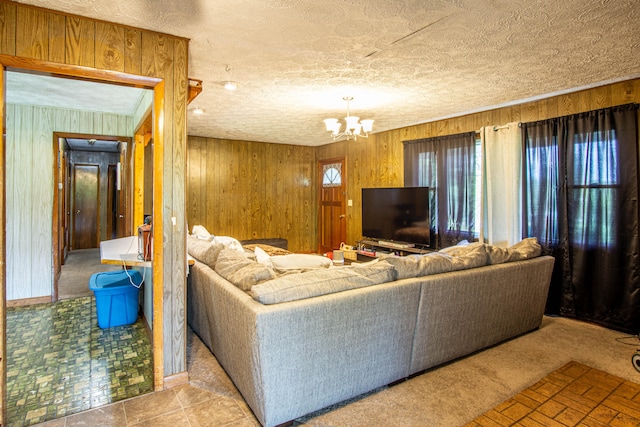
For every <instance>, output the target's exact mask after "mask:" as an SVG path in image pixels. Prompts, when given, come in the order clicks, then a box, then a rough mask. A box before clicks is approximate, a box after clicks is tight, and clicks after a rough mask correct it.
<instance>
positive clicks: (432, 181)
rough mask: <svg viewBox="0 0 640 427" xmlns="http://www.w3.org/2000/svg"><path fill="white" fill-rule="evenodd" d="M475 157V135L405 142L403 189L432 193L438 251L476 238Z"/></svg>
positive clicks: (476, 150) (430, 207)
mask: <svg viewBox="0 0 640 427" xmlns="http://www.w3.org/2000/svg"><path fill="white" fill-rule="evenodd" d="M477 153H478V146H477V144H476V136H475V132H467V133H462V134H457V135H448V136H441V137H435V138H425V139H417V140H413V141H405V142H404V185H405V186H406V187H429V188H430V189H431V192H430V193H431V200H430V203H429V210H430V213H431V224H435V233H436V239H437V247H438V248H442V247H447V246H452V245H455V244H456V243H458V242H460V241H461V240H465V239H466V240H469V241H471V240H474V239H476V238H477V237H478V234H479V229H478V227H480V224H476V220H475V219H476V205H477V204H476V201H477V198H478V197H480V196H481V195H480V194H476V180H477V179H478V178H479V177H478V176H477V173H476V172H477V170H478V168H477V164H476V160H477V157H476V156H477ZM432 228H433V227H432ZM432 234H433V233H432Z"/></svg>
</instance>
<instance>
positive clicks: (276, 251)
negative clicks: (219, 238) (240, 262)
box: [240, 242, 293, 256]
mask: <svg viewBox="0 0 640 427" xmlns="http://www.w3.org/2000/svg"><path fill="white" fill-rule="evenodd" d="M240 243H242V242H240ZM242 246H244V248H245V249H248V250H250V251H253V252H256V249H262V250H263V251H264V252H265V253H266V254H267V255H269V256H273V255H289V254H291V253H293V252H290V251H288V250H286V249H282V248H280V247H277V246H271V245H266V244H263V243H251V244H248V245H246V244H244V243H243V244H242Z"/></svg>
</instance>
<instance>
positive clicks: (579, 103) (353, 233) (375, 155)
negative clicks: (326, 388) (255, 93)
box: [316, 79, 640, 243]
mask: <svg viewBox="0 0 640 427" xmlns="http://www.w3.org/2000/svg"><path fill="white" fill-rule="evenodd" d="M630 102H636V103H640V79H634V80H627V81H623V82H620V83H615V84H610V85H604V86H600V87H596V88H593V89H587V90H581V91H576V92H572V93H568V94H564V95H559V96H553V97H549V98H546V99H541V100H538V101H531V102H527V103H523V104H518V105H514V106H509V107H503V108H498V109H494V110H488V111H484V112H480V113H475V114H469V115H465V116H461V117H454V118H451V119H447V120H439V121H435V122H430V123H424V124H420V125H416V126H409V127H405V128H401V129H395V130H391V131H387V132H380V133H376V134H373V135H372V136H370V137H369V138H368V139H362V140H358V141H355V142H353V141H350V142H336V143H333V144H329V145H324V146H321V147H318V148H317V150H316V160H321V159H329V158H333V157H339V156H345V157H346V158H347V184H348V190H347V191H348V194H347V198H349V199H352V200H353V206H352V207H347V221H348V222H347V240H348V241H349V242H351V243H355V242H356V241H357V240H359V239H361V238H362V227H361V222H362V213H361V212H362V203H361V195H360V194H361V189H362V188H363V187H385V186H388V187H394V186H403V185H404V164H403V154H404V152H403V144H402V141H409V140H413V139H418V138H428V137H433V136H441V135H451V134H455V133H461V132H471V131H475V130H478V129H480V128H481V127H483V126H494V125H501V124H505V123H509V122H514V121H520V122H532V121H536V120H544V119H548V118H552V117H561V116H565V115H569V114H575V113H579V112H584V111H590V110H596V109H598V108H605V107H611V106H614V105H622V104H627V103H630Z"/></svg>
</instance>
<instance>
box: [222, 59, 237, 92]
mask: <svg viewBox="0 0 640 427" xmlns="http://www.w3.org/2000/svg"><path fill="white" fill-rule="evenodd" d="M224 70H225V71H226V72H227V73H228V74H229V75H231V67H229V65H227V66H226V67H225V69H224ZM224 88H225V89H226V90H236V89H237V88H238V83H236V82H234V81H233V80H231V79H229V80H227V81H226V82H224Z"/></svg>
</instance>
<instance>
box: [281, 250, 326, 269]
mask: <svg viewBox="0 0 640 427" xmlns="http://www.w3.org/2000/svg"><path fill="white" fill-rule="evenodd" d="M271 265H273V268H275V269H276V270H279V271H290V270H309V269H314V268H328V267H330V266H331V265H333V263H332V262H331V260H330V259H329V258H327V257H324V256H320V255H313V254H288V255H275V256H272V257H271Z"/></svg>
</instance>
